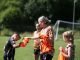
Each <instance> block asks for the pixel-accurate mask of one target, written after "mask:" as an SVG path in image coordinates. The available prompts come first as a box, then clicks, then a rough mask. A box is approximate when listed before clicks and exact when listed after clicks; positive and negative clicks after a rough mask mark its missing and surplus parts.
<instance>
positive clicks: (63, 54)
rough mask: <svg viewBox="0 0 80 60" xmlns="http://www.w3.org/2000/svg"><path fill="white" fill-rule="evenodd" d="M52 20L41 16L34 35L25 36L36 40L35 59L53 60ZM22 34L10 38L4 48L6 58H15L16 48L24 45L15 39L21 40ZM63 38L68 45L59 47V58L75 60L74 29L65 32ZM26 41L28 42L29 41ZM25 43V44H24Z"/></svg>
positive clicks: (9, 59)
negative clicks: (17, 42)
mask: <svg viewBox="0 0 80 60" xmlns="http://www.w3.org/2000/svg"><path fill="white" fill-rule="evenodd" d="M49 23H50V21H49V20H48V18H47V17H45V16H41V17H39V19H38V23H37V24H36V31H34V34H33V36H32V37H24V38H26V39H27V40H26V41H27V42H28V41H29V40H34V59H35V60H39V56H40V60H52V58H53V55H54V51H55V49H54V31H53V28H52V27H51V26H50V24H49ZM19 39H20V36H19V35H18V34H17V33H15V34H13V35H12V36H11V38H10V39H9V40H8V42H7V44H6V45H5V48H4V60H14V55H15V48H17V47H21V46H23V44H24V42H23V43H20V44H18V45H16V44H15V41H17V40H19ZM63 40H64V41H65V42H66V43H67V45H66V47H65V48H63V47H60V48H59V51H60V53H59V56H58V60H73V58H74V37H73V32H72V31H66V32H64V33H63ZM27 42H26V43H27ZM24 45H25V44H24Z"/></svg>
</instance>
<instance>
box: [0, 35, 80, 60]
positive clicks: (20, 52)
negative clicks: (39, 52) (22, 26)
mask: <svg viewBox="0 0 80 60" xmlns="http://www.w3.org/2000/svg"><path fill="white" fill-rule="evenodd" d="M27 35H28V36H31V35H29V34H27ZM7 39H8V37H7V36H0V60H3V47H4V45H5V43H6V41H7ZM20 41H21V40H20ZM17 43H18V42H17ZM74 43H75V46H76V47H75V60H80V39H75V41H74ZM59 46H63V47H64V46H65V43H64V41H63V40H62V37H60V38H58V40H56V41H55V54H54V57H53V60H57V57H58V53H59V51H58V48H59ZM15 60H34V57H33V41H32V40H31V41H30V42H29V43H28V45H27V46H26V47H25V48H16V54H15Z"/></svg>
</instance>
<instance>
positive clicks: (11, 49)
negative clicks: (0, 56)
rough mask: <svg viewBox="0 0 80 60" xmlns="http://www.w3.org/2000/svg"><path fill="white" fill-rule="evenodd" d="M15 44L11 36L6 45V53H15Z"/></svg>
mask: <svg viewBox="0 0 80 60" xmlns="http://www.w3.org/2000/svg"><path fill="white" fill-rule="evenodd" d="M13 44H15V41H14V39H12V38H11V37H10V38H9V40H8V41H7V43H6V45H5V46H4V51H5V53H12V54H13V53H15V48H14V47H13Z"/></svg>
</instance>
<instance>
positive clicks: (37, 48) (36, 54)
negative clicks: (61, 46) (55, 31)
mask: <svg viewBox="0 0 80 60" xmlns="http://www.w3.org/2000/svg"><path fill="white" fill-rule="evenodd" d="M40 31H41V28H40V25H39V24H36V31H34V34H33V37H35V36H39V33H40ZM39 54H40V40H39V39H35V40H34V58H35V60H38V59H39Z"/></svg>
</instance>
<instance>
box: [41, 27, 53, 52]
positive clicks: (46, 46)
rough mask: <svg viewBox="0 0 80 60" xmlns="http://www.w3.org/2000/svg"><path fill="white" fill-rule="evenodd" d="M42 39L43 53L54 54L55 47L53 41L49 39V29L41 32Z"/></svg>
mask: <svg viewBox="0 0 80 60" xmlns="http://www.w3.org/2000/svg"><path fill="white" fill-rule="evenodd" d="M40 38H41V39H40V40H41V45H40V50H41V53H47V52H52V51H53V49H54V47H53V44H52V41H51V40H50V39H49V35H48V28H46V29H42V30H41V32H40Z"/></svg>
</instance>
